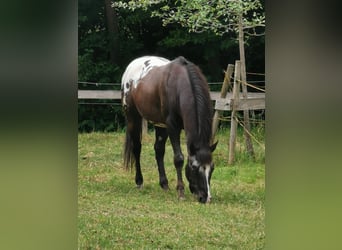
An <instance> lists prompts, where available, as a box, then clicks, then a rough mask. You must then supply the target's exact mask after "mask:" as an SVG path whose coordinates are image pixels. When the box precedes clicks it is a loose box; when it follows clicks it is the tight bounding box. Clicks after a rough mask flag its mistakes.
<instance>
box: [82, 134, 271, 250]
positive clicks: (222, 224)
mask: <svg viewBox="0 0 342 250" xmlns="http://www.w3.org/2000/svg"><path fill="white" fill-rule="evenodd" d="M228 137H229V131H227V130H222V131H220V132H219V134H218V136H217V139H218V140H219V144H218V146H217V148H216V150H215V152H214V161H215V171H214V172H213V176H212V182H211V192H212V196H213V199H212V202H211V203H210V204H207V205H203V204H200V203H198V202H197V200H196V199H195V198H194V197H193V196H192V195H191V193H190V191H189V189H188V187H186V190H185V195H186V200H185V201H178V199H177V192H176V190H175V187H176V171H175V168H174V166H173V154H172V149H171V145H170V143H169V141H168V142H167V144H166V154H165V166H166V173H167V176H168V178H169V184H170V190H169V191H168V192H165V191H163V190H162V189H161V188H160V187H159V184H158V171H157V168H156V163H155V159H154V150H153V143H154V135H153V134H151V133H149V134H147V135H146V136H145V137H144V138H143V148H142V156H141V164H142V171H143V175H144V188H143V189H142V190H139V189H136V188H135V183H134V171H132V172H130V171H126V170H125V169H124V168H123V164H122V155H121V153H122V147H123V143H124V139H125V137H124V133H91V134H79V143H78V145H79V146H78V162H79V165H78V232H79V237H78V245H79V248H80V249H114V248H115V249H263V247H264V245H265V165H264V162H263V160H262V158H263V157H260V158H257V162H255V163H253V162H251V161H249V160H248V158H246V157H243V156H241V157H240V158H239V161H238V162H237V163H236V164H235V165H233V166H228V165H227V159H228V156H227V141H228ZM181 140H182V147H183V149H184V150H185V141H184V134H182V139H181ZM256 150H257V151H258V152H260V155H261V154H262V152H263V151H262V150H260V148H258V147H256ZM238 151H239V149H238ZM184 154H185V155H186V152H184ZM239 154H240V155H243V152H239ZM183 176H184V173H183ZM184 179H185V177H184ZM185 182H186V184H187V181H186V180H185Z"/></svg>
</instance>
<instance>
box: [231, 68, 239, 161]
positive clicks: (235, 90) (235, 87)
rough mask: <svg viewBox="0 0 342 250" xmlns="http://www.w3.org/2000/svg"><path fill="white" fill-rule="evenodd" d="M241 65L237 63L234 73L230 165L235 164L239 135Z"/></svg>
mask: <svg viewBox="0 0 342 250" xmlns="http://www.w3.org/2000/svg"><path fill="white" fill-rule="evenodd" d="M240 67H241V63H240V61H235V72H234V85H233V99H231V104H232V105H231V107H232V113H231V122H230V124H231V125H230V137H229V158H228V164H233V163H234V159H235V144H236V133H237V120H236V118H235V117H236V112H237V110H236V109H237V104H238V102H239V94H240V77H241V71H240V70H241V68H240Z"/></svg>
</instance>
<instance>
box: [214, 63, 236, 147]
mask: <svg viewBox="0 0 342 250" xmlns="http://www.w3.org/2000/svg"><path fill="white" fill-rule="evenodd" d="M233 70H234V65H233V64H228V66H227V70H226V71H225V74H224V80H223V84H222V88H221V95H220V97H221V98H226V96H227V92H228V88H229V85H230V82H231V78H232V75H233ZM221 114H222V111H221V110H215V114H214V118H213V125H212V138H211V142H213V141H214V138H215V135H216V131H217V128H218V125H219V118H220V116H221Z"/></svg>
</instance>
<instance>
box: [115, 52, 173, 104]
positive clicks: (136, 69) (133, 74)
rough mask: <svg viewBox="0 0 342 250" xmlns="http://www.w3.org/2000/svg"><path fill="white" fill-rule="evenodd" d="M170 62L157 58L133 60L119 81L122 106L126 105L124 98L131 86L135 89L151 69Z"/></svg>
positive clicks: (147, 57)
mask: <svg viewBox="0 0 342 250" xmlns="http://www.w3.org/2000/svg"><path fill="white" fill-rule="evenodd" d="M169 62H170V60H168V59H166V58H163V57H158V56H143V57H139V58H137V59H135V60H133V61H132V62H131V63H130V64H129V65H128V66H127V68H126V70H125V72H124V74H123V76H122V79H121V90H122V91H123V99H122V103H123V105H127V103H126V96H127V94H128V92H129V90H130V88H131V85H132V84H133V87H134V88H136V87H137V86H138V84H139V80H140V79H141V78H143V77H144V76H145V75H146V74H147V73H148V72H149V71H150V70H151V69H152V68H153V67H156V66H163V65H165V64H168V63H169Z"/></svg>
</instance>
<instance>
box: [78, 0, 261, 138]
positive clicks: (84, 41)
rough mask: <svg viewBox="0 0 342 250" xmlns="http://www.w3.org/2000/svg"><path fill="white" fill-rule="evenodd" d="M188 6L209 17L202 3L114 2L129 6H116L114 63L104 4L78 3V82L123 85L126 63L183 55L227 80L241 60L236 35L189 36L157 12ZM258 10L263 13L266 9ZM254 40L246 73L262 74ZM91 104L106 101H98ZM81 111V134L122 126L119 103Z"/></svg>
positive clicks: (210, 76) (210, 74) (258, 48)
mask: <svg viewBox="0 0 342 250" xmlns="http://www.w3.org/2000/svg"><path fill="white" fill-rule="evenodd" d="M186 2H189V3H191V5H189V8H190V7H191V8H197V9H198V10H197V12H196V13H195V17H196V18H198V20H199V21H200V19H204V20H205V19H207V18H208V17H207V16H206V15H204V14H203V13H200V12H201V11H202V7H203V11H204V10H206V8H209V7H207V6H206V5H208V4H207V3H206V4H204V5H203V6H201V8H199V5H201V1H199V0H195V1H173V2H170V3H166V2H165V1H164V0H163V1H160V0H155V1H150V0H149V1H146V0H145V1H143V0H140V1H132V0H130V1H121V2H117V1H115V5H116V6H120V5H122V7H125V6H126V7H127V8H115V11H116V14H117V22H118V27H119V30H118V34H116V35H117V36H118V38H119V43H118V44H117V45H116V46H118V49H117V50H118V55H117V58H116V59H117V60H115V61H116V62H115V63H113V62H112V61H111V57H110V51H111V48H112V47H111V46H112V44H111V42H110V36H109V35H108V31H107V23H106V22H107V20H106V14H105V8H104V1H96V0H80V1H79V5H78V11H79V13H78V25H79V29H78V31H79V32H78V41H79V42H78V50H79V54H78V80H79V81H85V82H112V83H119V82H120V80H121V76H122V74H123V72H124V70H125V68H126V66H127V64H128V63H129V62H130V61H131V60H132V59H134V58H136V57H139V56H142V55H147V54H150V55H160V56H164V57H167V58H170V59H173V58H175V57H177V56H180V55H182V56H185V57H186V58H188V59H189V60H191V61H193V62H194V63H195V64H197V65H198V66H199V67H200V68H201V70H202V71H203V73H204V75H205V76H206V78H207V80H208V81H209V82H221V81H223V77H224V75H223V70H224V69H226V67H227V64H228V63H234V62H235V60H236V59H237V58H238V57H239V56H238V44H237V40H236V39H235V35H234V33H233V32H232V31H229V32H228V33H224V34H221V35H217V34H216V33H215V31H214V30H210V29H207V30H204V31H203V32H201V33H193V32H192V33H189V28H188V27H187V26H184V25H183V26H182V24H181V23H178V22H171V21H170V22H169V24H168V25H167V26H163V20H162V19H161V18H160V16H158V15H156V13H157V12H160V14H162V13H164V14H167V13H169V14H170V13H171V11H175V10H176V9H178V8H181V4H185V3H186ZM138 4H139V5H138ZM213 4H215V5H213ZM213 4H212V5H211V6H212V7H215V6H216V8H217V7H218V6H219V4H223V1H216V2H215V3H213ZM179 10H181V9H179ZM208 11H209V9H208ZM222 11H224V9H222ZM252 12H253V11H250V13H247V16H249V15H253V14H252ZM256 12H257V13H259V12H260V13H262V10H257V11H256ZM151 16H154V17H151ZM191 18H193V17H191ZM196 18H194V20H193V21H195V19H196ZM212 20H214V19H213V18H212ZM185 21H186V20H185ZM252 39H253V40H252ZM252 39H251V40H250V42H249V50H247V53H246V57H247V61H251V63H250V64H248V65H247V66H248V67H247V70H250V71H252V72H264V38H263V37H260V38H259V37H256V38H252ZM257 80H259V79H257ZM78 87H79V89H119V88H120V86H94V85H85V84H79V85H78ZM211 87H212V90H215V91H219V90H220V86H219V85H217V86H211ZM215 88H216V89H215ZM82 102H83V100H82ZM93 102H96V103H99V102H104V101H103V100H94V101H93ZM110 102H112V101H110ZM118 105H119V103H118ZM78 113H79V117H78V119H79V130H80V131H82V132H85V131H106V130H109V131H115V130H116V129H120V128H122V127H124V118H123V113H122V111H121V108H120V106H117V105H115V106H113V105H112V106H111V105H96V106H94V105H79V108H78ZM116 119H117V120H116Z"/></svg>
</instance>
